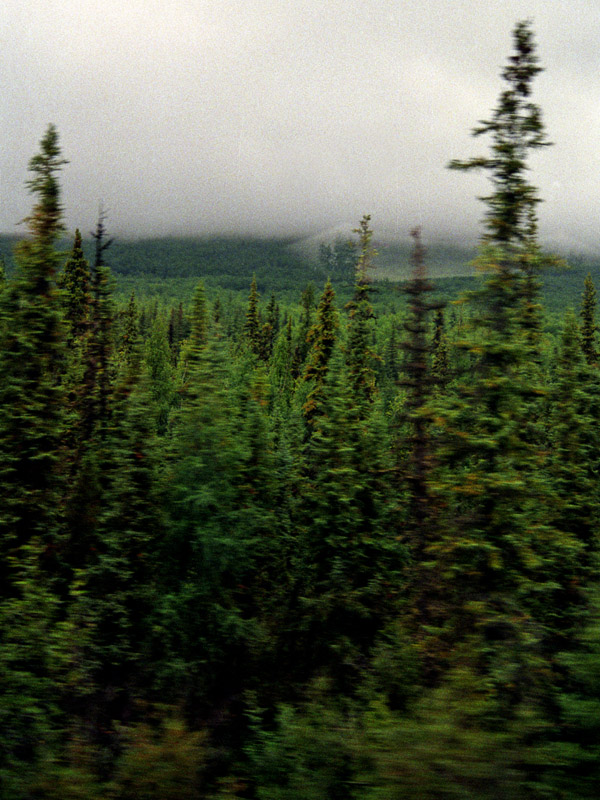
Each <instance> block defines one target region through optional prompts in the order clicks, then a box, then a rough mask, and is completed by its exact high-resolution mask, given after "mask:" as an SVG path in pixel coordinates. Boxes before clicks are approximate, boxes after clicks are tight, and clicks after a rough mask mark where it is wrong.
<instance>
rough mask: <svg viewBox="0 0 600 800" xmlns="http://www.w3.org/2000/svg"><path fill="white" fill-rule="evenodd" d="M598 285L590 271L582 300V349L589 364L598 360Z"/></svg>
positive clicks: (584, 284)
mask: <svg viewBox="0 0 600 800" xmlns="http://www.w3.org/2000/svg"><path fill="white" fill-rule="evenodd" d="M597 331H598V326H597V325H596V287H595V286H594V282H593V281H592V276H591V275H590V273H589V272H588V274H587V275H586V278H585V281H584V283H583V297H582V301H581V349H582V350H583V354H584V356H585V359H586V361H587V363H588V364H594V363H595V362H596V361H597V360H598V350H597V348H596V333H597Z"/></svg>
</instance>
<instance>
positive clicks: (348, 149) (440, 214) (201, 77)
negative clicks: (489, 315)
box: [0, 0, 600, 248]
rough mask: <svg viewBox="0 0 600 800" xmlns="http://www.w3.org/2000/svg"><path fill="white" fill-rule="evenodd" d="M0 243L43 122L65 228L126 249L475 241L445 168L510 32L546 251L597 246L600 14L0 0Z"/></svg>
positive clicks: (463, 195) (373, 0)
mask: <svg viewBox="0 0 600 800" xmlns="http://www.w3.org/2000/svg"><path fill="white" fill-rule="evenodd" d="M0 16H1V18H0V41H1V43H2V61H3V71H4V75H5V80H4V81H3V83H4V86H5V89H4V90H3V92H2V93H1V94H0V117H1V125H2V132H3V136H2V148H1V151H0V170H1V173H0V229H1V230H3V231H11V230H14V225H15V223H16V222H17V221H18V220H19V219H21V218H22V217H23V216H25V214H27V212H28V210H29V207H30V204H31V199H30V198H29V197H28V196H27V193H26V190H25V188H24V180H25V179H26V177H27V174H26V168H27V162H28V160H29V158H30V157H31V156H32V155H33V154H34V153H35V152H36V151H37V147H38V144H37V143H38V141H39V139H40V137H41V135H42V134H43V132H44V130H45V128H46V126H47V124H48V123H49V122H54V123H55V124H56V125H57V127H58V130H59V133H60V136H61V142H62V147H63V152H64V155H65V157H66V158H68V159H69V160H70V164H69V165H68V166H67V167H66V168H65V171H64V174H63V178H62V183H63V189H64V204H65V208H66V212H67V222H68V224H69V226H70V227H71V228H74V227H75V226H76V225H78V226H80V227H82V228H83V229H84V230H89V229H90V228H91V227H93V225H94V221H95V217H96V212H97V207H98V202H99V200H102V201H103V202H104V203H105V205H106V206H107V207H108V208H109V209H110V224H111V227H112V228H114V229H115V231H117V232H121V233H132V234H133V233H137V234H162V233H169V232H185V233H205V232H217V231H233V230H239V231H244V232H263V233H274V234H279V233H288V232H290V233H295V232H304V231H315V230H318V229H320V228H326V227H329V226H333V225H337V224H339V223H340V222H346V221H349V222H357V221H358V219H359V218H360V217H361V216H362V214H363V213H365V212H369V213H371V214H372V216H373V223H374V226H375V228H376V230H377V229H381V230H385V231H386V232H397V233H400V234H401V235H405V233H406V231H407V230H408V228H409V227H411V226H413V225H414V224H416V223H421V224H422V225H423V227H424V230H425V235H426V237H434V236H437V235H443V236H447V235H450V234H452V233H459V234H461V235H464V236H467V237H474V236H476V233H477V230H478V220H479V219H480V217H481V215H482V213H483V209H482V207H481V204H479V203H478V202H477V201H476V199H475V197H476V195H479V194H484V193H485V191H486V185H485V179H484V178H483V177H482V176H472V175H457V174H455V173H449V172H448V171H447V170H445V164H446V163H447V162H448V160H449V159H450V158H454V157H458V158H466V157H468V156H470V155H474V154H475V153H477V152H481V151H482V148H485V143H484V142H482V141H480V140H477V141H474V140H472V139H470V137H469V135H468V134H469V130H470V129H471V128H472V127H473V125H475V124H476V122H477V120H478V119H481V118H484V117H486V116H487V115H488V114H489V111H490V109H491V108H492V107H493V106H494V105H495V102H496V98H497V96H498V92H499V90H500V80H499V71H500V69H501V67H502V65H503V64H504V62H505V60H506V57H507V55H508V54H509V52H510V49H511V30H512V27H513V26H514V23H515V22H516V20H518V19H522V18H525V17H532V18H533V20H534V29H535V31H536V38H537V41H538V47H539V54H540V57H541V60H542V63H543V64H544V66H546V72H544V73H543V74H542V75H541V76H540V77H539V78H538V80H537V84H536V93H535V99H536V101H537V102H539V104H540V105H541V106H542V108H543V109H544V115H545V121H546V124H547V128H548V132H549V135H550V136H551V138H552V139H553V140H554V141H555V142H556V146H555V147H554V148H552V149H549V150H547V151H544V152H543V153H540V154H537V155H536V156H535V158H534V159H533V161H532V166H533V167H534V173H533V175H534V181H535V182H536V183H537V185H539V186H540V189H541V193H542V196H543V197H544V198H545V199H546V202H545V203H544V204H543V206H542V207H541V210H540V222H541V225H540V228H541V232H542V235H543V236H544V237H545V238H546V239H549V240H554V241H556V242H559V243H561V244H564V245H567V246H573V247H576V248H584V247H590V248H591V247H595V245H596V241H597V240H596V218H597V209H596V206H597V204H598V188H597V184H598V180H597V175H598V172H599V169H598V167H600V164H599V161H600V155H599V151H598V148H597V144H596V132H597V130H598V128H599V123H600V119H599V117H600V105H599V101H598V89H597V74H598V64H597V60H598V57H597V42H598V41H600V35H599V34H600V5H599V4H598V3H597V2H595V0H589V1H588V0H572V1H571V2H570V3H569V4H568V5H565V6H564V7H561V4H558V3H556V4H554V3H553V4H550V3H548V2H545V0H529V2H526V1H525V0H504V1H502V0H488V1H487V2H486V1H484V0H453V1H452V2H448V0H422V1H421V2H420V3H408V2H400V1H399V0H395V2H393V1H392V0H362V1H361V2H359V0H327V2H324V1H323V0H318V2H317V0H300V2H295V3H294V2H291V0H171V1H170V2H169V1H168V0H160V2H159V1H158V0H126V2H124V0H118V1H117V0H104V2H103V3H102V4H98V3H96V2H95V0H94V1H93V2H92V1H91V0H3V10H2V15H0Z"/></svg>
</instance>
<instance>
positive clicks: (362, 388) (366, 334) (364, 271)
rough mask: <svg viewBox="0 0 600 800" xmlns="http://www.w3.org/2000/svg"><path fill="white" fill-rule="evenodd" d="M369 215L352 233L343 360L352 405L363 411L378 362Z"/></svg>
mask: <svg viewBox="0 0 600 800" xmlns="http://www.w3.org/2000/svg"><path fill="white" fill-rule="evenodd" d="M370 221H371V216H370V215H369V214H365V215H364V216H363V218H362V220H361V221H360V225H359V227H358V228H355V229H354V233H357V234H358V236H359V256H358V260H357V263H356V276H355V283H354V297H353V298H352V300H351V301H350V302H349V303H347V304H346V310H347V311H348V316H349V321H348V344H347V348H346V361H347V364H348V368H349V370H350V376H351V380H352V386H353V389H354V394H355V402H356V403H357V404H358V405H359V407H361V408H363V409H366V408H367V407H368V405H369V404H370V403H372V402H373V398H374V396H375V369H374V365H375V363H376V361H377V356H376V355H375V353H374V351H373V348H372V341H371V339H372V332H371V325H370V322H371V320H372V319H373V306H372V305H371V301H370V293H371V289H372V287H371V277H370V274H369V273H370V270H372V269H373V268H374V266H375V265H374V264H373V259H374V258H375V256H376V255H377V251H376V250H375V249H374V248H373V247H372V245H371V240H372V238H373V231H372V230H371V228H370V227H369V226H370Z"/></svg>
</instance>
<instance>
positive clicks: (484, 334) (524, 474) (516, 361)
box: [425, 23, 577, 725]
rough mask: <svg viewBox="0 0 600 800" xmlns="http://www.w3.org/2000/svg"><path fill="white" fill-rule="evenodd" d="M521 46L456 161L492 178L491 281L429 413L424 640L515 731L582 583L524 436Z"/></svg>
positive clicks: (532, 139) (532, 193) (526, 241)
mask: <svg viewBox="0 0 600 800" xmlns="http://www.w3.org/2000/svg"><path fill="white" fill-rule="evenodd" d="M514 38H515V51H516V52H515V54H514V55H513V56H511V58H510V62H509V65H508V66H507V67H506V69H505V70H504V72H503V77H504V79H505V81H507V83H508V87H507V88H506V89H505V90H504V91H503V92H502V94H501V96H500V103H499V106H498V108H497V110H496V111H495V113H494V115H493V117H492V120H491V122H485V123H482V126H481V127H480V128H478V129H476V130H475V133H476V135H477V134H479V133H487V132H491V133H492V134H493V144H492V154H491V156H490V157H486V158H480V159H474V160H472V161H470V162H464V163H458V164H456V163H454V164H453V166H458V167H460V168H465V169H470V168H472V167H473V168H478V167H482V168H484V169H486V170H488V171H489V172H490V177H491V180H492V184H493V189H494V191H493V193H492V194H491V195H490V196H489V197H488V198H487V199H486V202H487V205H488V213H487V216H486V223H485V224H486V228H487V231H486V235H485V236H484V243H485V246H484V248H483V249H482V254H481V255H480V258H479V266H480V269H481V270H482V271H483V272H484V276H485V279H484V282H483V285H482V286H481V288H480V289H479V290H477V291H475V292H473V293H471V294H470V295H468V297H467V298H466V302H468V303H469V305H470V307H471V315H470V319H471V322H470V330H469V331H468V335H467V336H466V337H465V340H464V341H463V342H462V343H461V347H462V348H463V349H465V350H466V351H467V352H469V353H470V356H471V359H472V363H473V368H472V371H471V374H470V375H469V376H468V378H467V379H463V380H461V381H460V382H459V384H458V385H457V389H456V392H455V393H454V394H453V396H452V397H448V398H447V400H445V401H440V403H439V406H438V408H437V409H436V412H435V419H436V422H437V423H438V425H439V427H440V435H441V441H442V447H441V448H440V450H439V453H440V458H441V461H442V463H441V465H440V468H439V470H437V471H436V477H435V480H434V481H433V483H432V486H431V490H432V491H433V493H434V494H436V495H437V503H438V507H439V509H440V510H441V519H440V525H439V526H438V536H437V539H436V541H434V542H432V543H431V544H430V546H429V547H428V549H427V554H426V555H427V559H428V562H429V563H430V564H432V566H433V567H434V568H436V569H438V570H439V575H438V576H439V578H440V580H441V581H442V582H443V586H444V591H445V599H444V601H443V602H442V604H441V605H440V606H439V608H440V611H441V615H440V617H439V618H438V623H437V628H438V630H437V632H436V631H431V633H432V638H430V641H429V644H428V643H427V642H426V643H425V648H426V650H427V651H428V652H429V653H430V654H431V652H432V651H435V650H436V649H437V658H438V659H439V663H440V664H441V665H444V664H448V663H449V664H451V665H453V669H454V670H456V669H463V668H464V669H468V670H469V672H470V674H472V675H478V676H480V677H479V680H481V681H485V682H487V699H488V702H486V704H485V709H483V708H482V719H483V718H484V717H486V716H487V715H495V716H496V718H497V719H498V720H502V724H505V723H506V724H507V725H508V721H509V720H515V719H517V717H518V716H519V715H520V714H522V713H525V714H527V713H531V718H532V719H534V718H538V717H539V715H540V714H541V715H542V717H543V716H544V714H545V712H546V710H547V709H548V707H549V706H550V705H551V704H552V695H553V691H554V686H553V678H552V677H551V675H552V656H551V654H550V651H551V648H552V646H551V642H552V641H553V633H554V632H553V626H554V625H556V618H557V614H559V615H560V614H562V613H563V610H562V609H560V603H561V602H562V601H561V599H560V598H563V599H564V595H562V594H561V592H560V591H559V590H557V585H558V586H560V585H561V584H562V583H563V582H564V581H565V580H566V579H567V578H566V576H567V575H569V574H570V575H573V574H574V572H573V570H575V569H576V553H577V546H576V542H574V540H573V537H572V536H571V535H570V534H569V532H567V531H559V530H557V529H556V527H555V526H554V525H553V520H552V513H551V502H550V500H551V491H552V490H551V488H550V486H549V484H548V481H547V480H546V479H545V474H544V466H545V457H546V453H545V450H544V447H543V444H542V443H541V438H542V437H541V436H540V435H539V432H537V431H536V432H535V435H533V436H532V435H529V432H526V424H527V423H528V421H529V420H528V416H529V414H530V405H529V404H530V403H531V399H532V398H535V397H539V396H540V394H541V392H542V389H541V387H540V384H539V382H538V381H536V380H535V376H533V375H532V371H531V367H530V355H531V339H530V336H529V331H528V329H527V326H526V325H524V322H523V320H524V315H523V307H524V305H523V298H524V297H525V296H526V292H524V288H523V287H524V278H527V275H526V268H527V267H526V265H527V263H528V261H527V259H528V257H529V254H531V253H532V252H536V248H537V243H536V240H535V225H534V218H535V207H536V204H537V203H538V202H539V199H538V197H537V191H536V189H535V187H533V186H532V185H531V184H529V182H528V181H527V180H526V179H525V170H526V169H527V160H526V156H527V154H528V152H529V150H530V149H532V148H533V149H535V148H537V147H541V146H542V145H544V144H546V138H545V134H544V132H543V128H542V124H541V115H540V112H539V109H537V106H535V105H534V104H533V103H532V102H531V101H530V100H529V96H530V92H531V81H532V79H533V78H534V77H535V75H536V74H537V73H538V72H539V71H540V68H539V67H538V66H537V57H536V56H535V52H534V46H533V38H532V33H531V30H530V26H529V24H528V23H518V24H517V26H516V28H515V33H514ZM444 617H445V618H444ZM428 636H429V635H427V636H426V637H425V638H426V639H427V638H428ZM434 642H436V644H433V643H434ZM467 642H468V644H467ZM430 644H433V647H429V645H430ZM461 658H464V659H465V661H464V662H463V663H462V664H461V662H460V659H461ZM554 679H556V676H554ZM527 709H529V711H528V710H527Z"/></svg>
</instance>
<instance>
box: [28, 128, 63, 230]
mask: <svg viewBox="0 0 600 800" xmlns="http://www.w3.org/2000/svg"><path fill="white" fill-rule="evenodd" d="M68 163H69V162H68V161H66V160H65V159H64V158H61V151H60V146H59V144H58V133H57V130H56V128H55V126H54V125H49V126H48V129H47V131H46V133H45V135H44V136H43V138H42V139H41V141H40V152H39V153H38V154H37V155H35V156H33V158H32V159H31V160H30V161H29V172H30V173H32V175H33V177H31V178H29V180H27V181H26V186H27V188H28V189H29V191H30V192H31V193H32V194H36V195H37V196H38V202H37V204H36V205H35V206H34V207H33V211H32V213H31V215H30V216H28V217H26V218H25V220H24V222H26V223H27V226H28V228H29V230H30V232H31V234H32V235H33V237H34V239H35V240H37V241H38V242H40V243H41V244H44V245H51V244H53V242H54V241H55V240H56V238H57V237H58V235H59V234H60V233H61V231H63V230H64V227H63V224H62V214H63V209H62V205H61V203H60V186H59V183H58V179H57V177H56V173H57V172H59V171H60V169H61V168H62V166H63V165H64V164H68Z"/></svg>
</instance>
